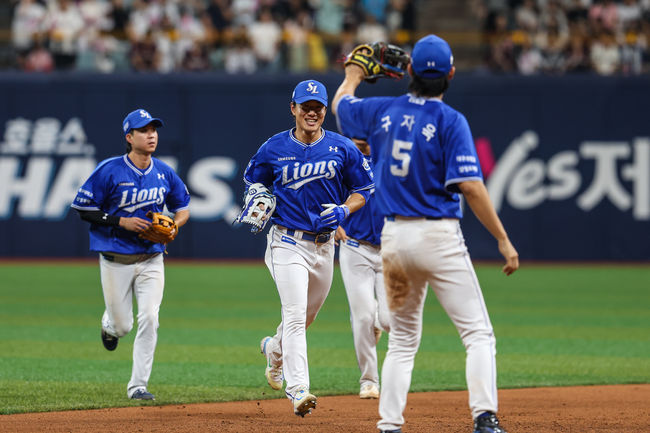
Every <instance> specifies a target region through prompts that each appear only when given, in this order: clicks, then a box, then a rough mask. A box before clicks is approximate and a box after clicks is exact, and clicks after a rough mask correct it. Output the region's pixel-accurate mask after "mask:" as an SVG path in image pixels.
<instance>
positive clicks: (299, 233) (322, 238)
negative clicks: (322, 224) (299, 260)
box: [276, 225, 332, 244]
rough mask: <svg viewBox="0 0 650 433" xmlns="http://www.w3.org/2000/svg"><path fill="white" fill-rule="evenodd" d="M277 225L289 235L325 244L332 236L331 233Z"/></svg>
mask: <svg viewBox="0 0 650 433" xmlns="http://www.w3.org/2000/svg"><path fill="white" fill-rule="evenodd" d="M276 227H277V228H278V229H279V230H280V231H282V232H285V233H286V234H288V235H289V236H292V237H294V238H296V239H302V240H304V241H310V242H314V243H316V244H324V243H325V242H327V241H329V240H330V238H331V237H332V234H331V233H329V232H328V233H313V232H306V231H303V230H294V229H288V228H286V227H282V226H280V225H276Z"/></svg>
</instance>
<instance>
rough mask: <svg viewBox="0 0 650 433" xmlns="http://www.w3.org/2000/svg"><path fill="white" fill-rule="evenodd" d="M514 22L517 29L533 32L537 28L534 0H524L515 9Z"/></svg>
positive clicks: (537, 17) (537, 18) (537, 13)
mask: <svg viewBox="0 0 650 433" xmlns="http://www.w3.org/2000/svg"><path fill="white" fill-rule="evenodd" d="M515 23H516V25H517V27H518V28H519V29H522V30H524V31H526V32H528V33H534V32H536V31H537V29H538V28H539V12H538V10H537V6H536V5H535V0H524V1H523V2H522V3H521V4H520V5H519V6H518V7H517V8H516V9H515Z"/></svg>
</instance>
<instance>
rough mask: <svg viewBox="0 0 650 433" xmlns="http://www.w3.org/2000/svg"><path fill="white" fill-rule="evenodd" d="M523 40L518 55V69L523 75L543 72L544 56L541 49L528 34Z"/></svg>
mask: <svg viewBox="0 0 650 433" xmlns="http://www.w3.org/2000/svg"><path fill="white" fill-rule="evenodd" d="M524 36H525V37H524V38H523V40H522V41H521V42H522V43H521V52H520V53H519V55H518V56H517V71H519V73H520V74H522V75H535V74H538V73H540V72H541V70H542V67H543V65H544V57H543V56H542V52H541V50H540V49H539V48H538V47H537V46H536V45H535V44H534V43H533V41H532V40H531V38H530V37H528V35H527V34H525V35H524Z"/></svg>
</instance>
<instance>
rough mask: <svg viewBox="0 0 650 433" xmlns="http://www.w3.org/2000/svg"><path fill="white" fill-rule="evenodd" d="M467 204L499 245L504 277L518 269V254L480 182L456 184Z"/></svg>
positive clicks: (485, 189)
mask: <svg viewBox="0 0 650 433" xmlns="http://www.w3.org/2000/svg"><path fill="white" fill-rule="evenodd" d="M458 188H459V189H460V191H461V192H462V193H463V196H464V197H465V200H466V201H467V204H468V205H469V207H470V208H471V209H472V212H474V215H476V218H478V220H479V221H480V222H481V224H483V226H484V227H485V228H486V229H487V230H488V231H489V232H490V234H492V236H494V238H495V239H496V240H497V242H498V245H499V252H500V253H501V255H502V256H503V258H504V259H505V260H506V264H505V266H504V267H503V272H504V273H505V274H506V275H510V274H512V273H513V272H514V271H516V270H517V269H518V268H519V253H517V250H516V249H515V247H514V246H513V245H512V242H510V239H509V238H508V233H506V230H505V228H504V227H503V224H502V223H501V219H499V215H497V212H496V210H495V209H494V206H493V205H492V201H491V200H490V196H489V194H488V191H487V188H485V185H484V184H483V182H481V181H467V182H461V183H459V184H458Z"/></svg>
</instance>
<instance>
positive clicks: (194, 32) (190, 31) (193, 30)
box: [175, 4, 212, 65]
mask: <svg viewBox="0 0 650 433" xmlns="http://www.w3.org/2000/svg"><path fill="white" fill-rule="evenodd" d="M202 14H203V10H200V9H195V8H193V7H191V6H190V5H187V4H182V5H181V6H180V8H179V19H178V22H177V23H176V30H177V31H178V40H177V41H176V42H175V50H176V57H175V58H176V64H177V65H180V64H181V62H182V61H183V59H184V58H185V53H186V52H187V51H189V50H190V49H191V48H192V46H193V45H194V44H195V43H196V42H198V43H200V44H204V43H206V42H207V40H208V35H209V29H210V28H211V26H212V24H211V22H210V21H209V20H206V21H203V20H202V19H201V16H202ZM206 18H207V16H206ZM206 24H207V26H208V28H206Z"/></svg>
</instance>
